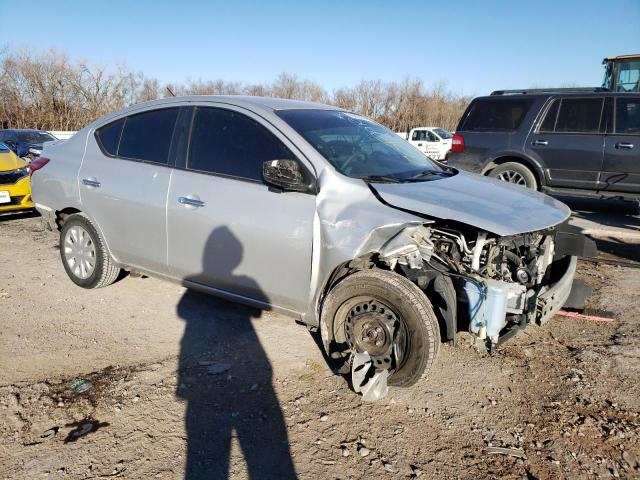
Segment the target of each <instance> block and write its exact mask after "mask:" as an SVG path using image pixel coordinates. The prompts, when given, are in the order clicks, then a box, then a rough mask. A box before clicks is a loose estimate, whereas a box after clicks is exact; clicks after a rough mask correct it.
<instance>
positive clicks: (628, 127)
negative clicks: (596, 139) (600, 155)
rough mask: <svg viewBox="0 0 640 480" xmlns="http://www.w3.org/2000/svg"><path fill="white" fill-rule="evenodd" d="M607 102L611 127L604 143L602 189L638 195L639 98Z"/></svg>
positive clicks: (639, 187)
mask: <svg viewBox="0 0 640 480" xmlns="http://www.w3.org/2000/svg"><path fill="white" fill-rule="evenodd" d="M611 100H612V103H613V107H614V114H613V118H612V120H613V121H612V122H611V123H612V124H613V125H612V127H610V128H609V129H608V130H609V133H607V137H606V141H605V148H604V164H603V167H602V176H601V181H602V189H603V190H612V191H617V192H635V193H640V95H638V96H636V95H634V96H630V95H629V94H625V95H621V96H619V97H616V98H612V99H611Z"/></svg>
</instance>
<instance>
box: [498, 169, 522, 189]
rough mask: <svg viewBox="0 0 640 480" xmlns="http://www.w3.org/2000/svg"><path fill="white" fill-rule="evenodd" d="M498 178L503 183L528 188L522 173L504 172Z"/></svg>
mask: <svg viewBox="0 0 640 480" xmlns="http://www.w3.org/2000/svg"><path fill="white" fill-rule="evenodd" d="M496 178H497V179H498V180H502V181H503V182H509V183H515V184H516V185H522V186H523V187H526V186H527V181H526V180H525V178H524V177H523V176H522V175H521V174H520V173H518V172H514V171H513V170H505V171H504V172H501V173H499V174H498V176H497V177H496Z"/></svg>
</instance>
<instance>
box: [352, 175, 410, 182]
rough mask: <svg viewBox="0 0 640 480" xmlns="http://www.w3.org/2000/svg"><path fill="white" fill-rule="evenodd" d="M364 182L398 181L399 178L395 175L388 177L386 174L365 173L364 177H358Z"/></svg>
mask: <svg viewBox="0 0 640 480" xmlns="http://www.w3.org/2000/svg"><path fill="white" fill-rule="evenodd" d="M360 179H361V180H364V181H365V182H386V183H400V182H401V180H400V179H399V178H396V177H389V176H386V175H367V176H366V177H360Z"/></svg>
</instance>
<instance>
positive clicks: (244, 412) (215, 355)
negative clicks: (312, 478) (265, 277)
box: [176, 227, 296, 480]
mask: <svg viewBox="0 0 640 480" xmlns="http://www.w3.org/2000/svg"><path fill="white" fill-rule="evenodd" d="M220 244H224V245H226V249H225V252H224V255H220V254H219V252H217V251H216V245H220ZM230 245H231V246H232V247H235V248H231V249H230V248H229V246H230ZM241 259H242V245H241V244H240V243H239V241H238V240H237V239H236V238H235V237H234V236H233V233H231V231H230V230H229V229H227V228H226V227H221V228H218V229H216V230H214V231H213V232H212V233H211V236H210V237H209V239H208V242H207V245H206V248H205V253H204V258H203V271H202V272H203V274H204V273H206V272H210V271H211V269H214V270H215V271H216V272H218V274H223V275H225V272H226V275H227V276H228V278H230V279H231V280H230V281H234V282H239V283H240V284H243V285H245V286H246V285H249V286H250V288H253V289H255V291H259V288H258V285H257V284H255V283H254V284H253V285H251V282H252V280H251V279H249V278H247V277H234V275H233V270H234V269H235V268H236V267H237V265H238V264H239V263H240V260H241ZM197 277H198V278H199V277H200V275H198V276H197ZM177 310H178V315H179V316H180V318H181V319H182V320H184V321H185V323H186V325H185V330H184V335H183V337H182V341H181V348H180V359H179V374H178V385H177V392H176V394H177V396H178V397H180V398H183V399H184V400H185V401H186V402H187V410H186V418H185V424H186V431H187V435H188V437H187V461H186V471H185V479H186V480H196V479H198V480H199V479H213V478H215V479H219V478H228V477H230V476H231V472H230V469H231V470H236V469H237V468H241V469H244V468H245V467H244V466H241V467H238V466H236V465H233V464H231V465H230V461H229V459H230V449H231V448H232V443H236V444H237V445H239V447H240V448H241V450H242V454H243V456H244V459H245V462H246V468H247V470H248V472H249V477H250V478H252V479H257V478H269V479H271V478H273V479H290V478H296V474H295V471H294V467H293V462H292V460H291V455H290V451H289V441H288V436H287V430H286V426H285V422H284V417H283V414H282V411H281V409H280V403H279V401H278V398H277V397H276V394H275V391H274V389H273V386H272V368H271V363H270V362H269V359H268V358H267V355H266V353H265V351H264V349H263V347H262V345H261V344H260V340H259V339H258V336H257V335H256V332H255V330H254V328H253V326H252V319H255V318H257V317H259V316H260V311H259V310H256V309H252V308H249V307H245V306H242V305H238V304H236V303H230V302H226V301H224V300H220V299H216V298H213V297H211V296H209V295H205V294H201V293H197V292H194V291H192V290H187V291H186V292H185V294H184V295H183V297H182V298H181V300H180V302H179V304H178V307H177Z"/></svg>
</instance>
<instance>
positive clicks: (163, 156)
mask: <svg viewBox="0 0 640 480" xmlns="http://www.w3.org/2000/svg"><path fill="white" fill-rule="evenodd" d="M177 118H178V108H177V107H176V108H163V109H160V110H150V111H148V112H143V113H138V114H135V115H131V116H130V117H127V118H126V121H125V123H124V128H123V130H122V135H121V137H120V146H119V147H118V156H119V157H124V158H130V159H133V160H142V161H147V162H154V163H160V164H167V163H168V162H169V147H170V146H171V138H172V136H173V129H174V127H175V124H176V120H177Z"/></svg>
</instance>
